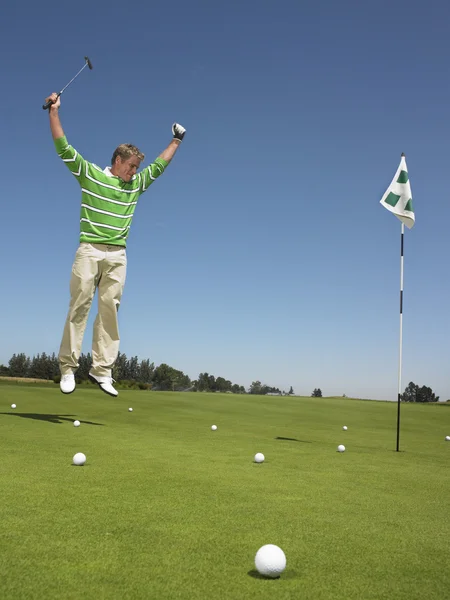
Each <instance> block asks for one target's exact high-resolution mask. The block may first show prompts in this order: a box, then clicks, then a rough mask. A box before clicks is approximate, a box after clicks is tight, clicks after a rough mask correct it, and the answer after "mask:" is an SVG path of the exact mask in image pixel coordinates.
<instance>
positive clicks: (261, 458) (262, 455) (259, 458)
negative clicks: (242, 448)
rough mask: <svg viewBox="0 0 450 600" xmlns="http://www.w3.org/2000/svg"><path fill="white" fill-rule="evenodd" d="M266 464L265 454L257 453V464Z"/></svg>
mask: <svg viewBox="0 0 450 600" xmlns="http://www.w3.org/2000/svg"><path fill="white" fill-rule="evenodd" d="M262 462H264V454H263V453H262V452H257V453H256V454H255V463H262Z"/></svg>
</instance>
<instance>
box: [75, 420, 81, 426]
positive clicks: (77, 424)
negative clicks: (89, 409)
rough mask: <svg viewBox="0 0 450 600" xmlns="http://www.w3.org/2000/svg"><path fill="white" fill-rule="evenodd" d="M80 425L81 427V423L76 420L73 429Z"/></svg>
mask: <svg viewBox="0 0 450 600" xmlns="http://www.w3.org/2000/svg"><path fill="white" fill-rule="evenodd" d="M80 425H81V423H80V421H78V420H77V421H74V422H73V426H74V427H79V426H80Z"/></svg>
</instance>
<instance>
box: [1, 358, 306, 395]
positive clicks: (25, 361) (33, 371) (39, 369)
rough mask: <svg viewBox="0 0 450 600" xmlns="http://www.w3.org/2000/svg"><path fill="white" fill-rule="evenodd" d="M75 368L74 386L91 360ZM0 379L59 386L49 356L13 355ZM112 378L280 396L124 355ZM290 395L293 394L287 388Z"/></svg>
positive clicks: (184, 388)
mask: <svg viewBox="0 0 450 600" xmlns="http://www.w3.org/2000/svg"><path fill="white" fill-rule="evenodd" d="M78 362H79V365H80V366H79V367H78V370H77V372H76V374H75V379H76V381H77V383H81V382H82V381H87V380H88V374H89V371H90V369H91V366H92V356H91V354H90V353H89V352H88V353H87V354H83V353H82V354H81V355H80V358H79V361H78ZM0 376H8V377H29V378H32V379H47V380H53V381H55V383H59V380H60V371H59V363H58V358H57V356H56V355H55V353H53V354H51V355H50V354H46V353H45V352H42V354H37V355H36V356H33V358H30V357H29V356H27V355H26V354H25V353H23V352H22V353H19V354H13V356H12V357H11V358H10V360H9V362H8V366H7V367H6V366H5V365H0ZM112 376H113V378H114V379H115V380H116V381H117V382H119V383H123V384H129V385H133V384H136V385H137V386H138V387H140V388H142V389H153V390H172V391H198V392H228V393H233V394H246V393H249V394H267V393H271V392H272V393H279V394H280V395H281V394H282V393H285V392H281V390H279V389H278V388H275V387H271V386H267V385H263V384H261V382H260V381H254V382H253V383H252V384H251V386H250V388H249V390H248V391H247V390H246V389H245V388H244V386H243V385H238V384H237V383H233V382H232V381H230V380H229V379H225V377H215V376H214V375H210V374H209V373H200V374H199V376H198V378H197V379H196V380H191V379H190V377H189V375H186V374H185V373H183V371H180V370H178V369H175V368H174V367H171V366H170V365H167V364H165V363H162V364H160V365H159V366H157V367H155V363H154V362H150V360H149V359H148V358H147V359H143V360H139V359H138V357H137V356H132V357H130V358H128V357H127V356H126V354H124V353H122V352H119V354H118V356H117V360H116V363H115V365H114V368H113V371H112ZM289 393H290V394H293V393H294V390H293V388H292V386H291V388H290V390H289Z"/></svg>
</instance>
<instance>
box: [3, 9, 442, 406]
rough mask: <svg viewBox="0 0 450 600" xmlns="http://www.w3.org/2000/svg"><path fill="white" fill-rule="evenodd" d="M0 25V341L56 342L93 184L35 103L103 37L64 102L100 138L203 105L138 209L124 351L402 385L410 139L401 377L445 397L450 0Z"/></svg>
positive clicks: (142, 140)
mask: <svg viewBox="0 0 450 600" xmlns="http://www.w3.org/2000/svg"><path fill="white" fill-rule="evenodd" d="M405 8H407V9H406V10H405ZM0 28H1V32H0V33H1V35H0V49H1V51H2V56H3V57H4V61H3V69H2V90H3V93H2V95H1V99H0V102H1V109H2V110H1V113H0V119H1V131H2V133H3V135H2V141H3V152H2V170H3V182H2V183H3V194H2V199H3V201H2V210H3V219H2V224H3V227H2V242H3V243H2V246H3V249H4V251H3V258H2V272H3V284H4V285H3V293H2V294H1V300H0V302H1V311H0V340H1V341H0V363H2V362H3V363H4V364H7V362H8V360H9V358H10V357H11V356H12V354H13V353H18V352H25V353H26V354H28V355H30V356H32V355H33V354H37V353H39V352H42V351H45V352H48V353H51V352H53V351H55V352H57V351H58V348H59V344H60V338H61V335H62V329H63V325H64V320H65V316H66V312H67V308H68V302H69V278H70V270H71V265H72V261H73V257H74V254H75V250H76V248H77V245H78V230H79V203H80V193H79V188H78V184H77V182H76V180H75V179H74V178H73V177H72V176H71V175H70V173H69V172H68V170H67V169H66V168H65V166H64V165H63V164H62V163H61V161H60V160H59V159H58V157H57V156H56V153H55V152H54V149H53V143H52V139H51V135H50V131H49V126H48V117H47V114H46V113H45V112H44V111H43V110H42V109H41V105H42V102H43V100H44V98H45V96H46V95H48V94H49V93H51V92H52V91H58V90H60V89H61V88H62V87H63V86H64V85H65V84H66V83H67V82H68V81H69V80H70V79H71V78H72V76H73V75H74V74H75V73H76V72H77V71H78V70H79V69H80V68H81V66H82V65H83V57H84V55H88V56H89V57H90V58H91V60H92V63H93V66H94V69H93V70H92V71H88V70H87V69H85V71H83V73H82V74H81V75H80V76H79V78H78V79H77V80H76V81H75V82H74V83H73V85H72V86H70V87H69V88H68V89H67V90H66V92H65V93H64V94H63V96H62V106H61V111H60V114H61V120H62V124H63V127H64V129H65V133H66V135H67V138H68V140H69V142H70V143H71V144H72V145H73V146H75V148H77V150H79V151H80V153H81V154H82V155H83V156H84V157H85V158H86V159H87V160H90V161H92V162H95V163H96V164H99V165H102V166H106V165H108V164H110V157H111V154H112V151H113V150H114V149H115V147H116V146H117V145H118V144H120V143H123V142H130V143H133V144H136V145H137V146H139V148H140V149H141V150H142V151H143V152H145V154H146V159H148V161H151V160H152V159H153V158H155V157H156V156H157V155H158V154H159V153H160V151H161V150H163V149H164V148H165V147H166V146H167V144H168V143H169V141H170V139H171V125H172V123H173V121H178V122H179V123H181V124H182V125H184V126H185V127H186V129H187V134H186V137H185V141H184V142H183V144H182V147H181V148H180V149H179V152H178V154H177V155H176V157H175V159H174V161H173V163H172V164H171V165H170V166H169V168H168V169H167V171H166V172H165V174H164V175H163V177H162V178H161V179H159V180H158V181H157V182H156V183H155V184H154V185H153V186H152V187H151V188H150V190H149V191H148V192H147V193H146V194H145V195H143V196H142V197H141V199H140V203H139V205H138V207H137V210H136V214H135V217H134V220H133V226H132V228H131V233H130V236H129V240H128V249H127V251H128V275H127V283H126V287H125V293H124V296H123V298H122V304H121V308H120V327H121V340H122V341H121V351H122V352H125V353H126V354H127V355H128V356H134V355H137V356H138V357H139V358H140V359H143V358H150V359H151V360H152V361H154V362H155V364H157V365H158V364H160V363H162V362H166V363H168V364H170V365H171V366H173V367H175V368H178V369H180V370H182V371H184V372H185V373H187V374H188V375H189V376H190V377H192V378H196V377H197V375H198V373H199V372H203V371H207V372H209V373H211V374H214V375H215V376H223V377H225V378H227V379H231V380H232V381H233V383H238V384H241V385H244V386H245V387H248V386H249V385H250V383H251V382H252V381H254V380H261V381H262V382H263V383H266V384H268V385H273V386H278V387H281V388H283V389H288V388H289V386H291V385H292V386H293V387H294V390H295V391H296V392H297V393H299V394H305V395H309V394H310V393H311V391H312V390H313V388H315V387H320V388H321V389H322V392H323V393H324V395H334V394H336V395H341V394H344V393H345V394H346V395H348V396H356V397H366V398H379V399H395V398H396V394H397V369H398V346H399V341H398V338H399V278H400V261H399V245H400V222H399V221H398V220H397V219H396V218H395V217H394V216H393V215H391V214H390V213H388V211H386V210H385V209H384V208H383V207H382V206H381V205H380V204H379V200H380V198H381V196H382V194H383V192H384V191H385V189H386V188H387V186H388V184H389V183H390V181H391V179H392V177H393V175H394V173H395V171H396V169H397V167H398V163H399V160H400V154H401V152H405V154H406V160H407V164H408V170H409V174H410V179H411V185H412V191H413V199H414V208H415V213H416V226H415V227H414V229H413V230H411V231H409V230H407V231H406V233H405V283H404V290H405V292H404V336H403V343H404V352H403V385H402V388H403V389H404V387H406V385H407V383H408V382H409V381H411V380H413V381H414V382H415V383H417V384H419V385H428V386H430V387H432V388H433V390H434V391H435V393H436V394H438V395H440V396H441V398H445V399H446V398H450V376H449V373H450V369H449V362H450V346H449V343H448V340H449V337H450V319H449V317H448V308H447V307H448V306H449V302H450V280H449V273H448V256H449V251H450V248H449V246H450V240H449V235H448V223H449V218H450V198H449V193H448V186H447V185H446V179H447V177H446V174H447V171H448V161H449V149H448V139H449V122H448V105H449V95H450V83H449V78H448V77H447V72H448V56H449V51H450V48H449V46H450V41H449V40H450V35H449V34H450V5H448V3H446V2H444V1H435V2H432V3H418V2H415V3H414V2H413V3H409V4H408V5H407V7H406V5H405V4H404V3H401V2H392V1H390V2H385V1H378V2H371V3H361V2H357V1H352V2H349V1H343V2H339V3H336V2H333V1H331V0H329V1H328V0H327V1H324V2H312V1H311V2H298V1H286V0H278V1H277V2H274V1H260V2H254V1H248V2H228V3H215V2H211V1H206V0H204V1H196V0H193V1H192V2H189V3H186V2H181V1H180V0H174V1H173V2H171V3H158V4H157V5H154V4H150V3H144V2H140V1H139V0H138V1H136V2H134V3H132V4H131V3H130V4H128V5H127V4H124V3H123V4H119V3H117V2H106V1H99V2H92V3H89V4H83V3H81V4H79V5H77V10H74V4H73V2H60V3H58V4H56V5H55V4H53V5H52V6H51V8H50V7H48V6H47V7H44V6H43V5H41V4H39V3H32V2H19V3H17V4H13V3H10V4H8V5H7V6H6V7H5V8H3V9H2V19H1V24H0ZM6 57H7V58H6ZM95 308H96V303H95V304H94V305H93V310H92V311H91V316H90V319H89V324H88V329H87V331H86V336H85V343H84V346H83V351H84V352H88V351H89V350H90V343H91V331H92V324H93V320H94V317H95Z"/></svg>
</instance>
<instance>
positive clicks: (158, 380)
mask: <svg viewBox="0 0 450 600" xmlns="http://www.w3.org/2000/svg"><path fill="white" fill-rule="evenodd" d="M153 384H154V387H155V389H158V390H172V391H175V390H183V389H187V388H189V387H190V386H191V380H190V378H189V376H188V375H185V374H184V373H183V371H178V370H177V369H174V368H173V367H170V366H169V365H166V364H165V363H162V364H160V365H159V367H156V369H155V373H154V375H153Z"/></svg>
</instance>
